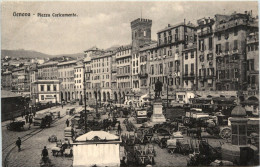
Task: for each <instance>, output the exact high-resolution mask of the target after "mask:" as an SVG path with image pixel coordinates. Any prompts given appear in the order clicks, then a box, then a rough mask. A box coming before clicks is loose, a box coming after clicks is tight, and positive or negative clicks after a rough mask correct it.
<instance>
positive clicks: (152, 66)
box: [151, 65, 154, 75]
mask: <svg viewBox="0 0 260 167" xmlns="http://www.w3.org/2000/svg"><path fill="white" fill-rule="evenodd" d="M151 72H152V75H154V65H151Z"/></svg>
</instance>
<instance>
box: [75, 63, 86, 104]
mask: <svg viewBox="0 0 260 167" xmlns="http://www.w3.org/2000/svg"><path fill="white" fill-rule="evenodd" d="M74 81H75V87H74V88H75V99H77V100H81V101H82V100H83V95H84V94H83V89H84V69H83V64H82V63H79V64H78V65H77V66H75V67H74Z"/></svg>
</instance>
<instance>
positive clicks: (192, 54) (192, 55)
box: [190, 51, 194, 59]
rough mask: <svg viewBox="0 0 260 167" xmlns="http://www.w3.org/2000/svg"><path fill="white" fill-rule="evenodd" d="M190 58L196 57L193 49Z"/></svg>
mask: <svg viewBox="0 0 260 167" xmlns="http://www.w3.org/2000/svg"><path fill="white" fill-rule="evenodd" d="M190 58H191V59H193V58H194V52H193V51H191V54H190Z"/></svg>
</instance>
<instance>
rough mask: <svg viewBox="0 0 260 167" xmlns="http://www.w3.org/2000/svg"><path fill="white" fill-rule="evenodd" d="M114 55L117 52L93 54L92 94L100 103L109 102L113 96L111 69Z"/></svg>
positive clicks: (109, 51)
mask: <svg viewBox="0 0 260 167" xmlns="http://www.w3.org/2000/svg"><path fill="white" fill-rule="evenodd" d="M113 55H115V50H108V51H104V52H101V53H99V54H93V55H92V57H91V64H92V66H91V70H92V78H91V79H92V90H93V93H92V94H94V97H95V98H97V99H98V101H99V103H101V102H106V101H107V100H109V99H110V97H111V94H112V91H111V77H112V72H111V69H112V56H113Z"/></svg>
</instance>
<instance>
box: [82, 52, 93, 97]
mask: <svg viewBox="0 0 260 167" xmlns="http://www.w3.org/2000/svg"><path fill="white" fill-rule="evenodd" d="M84 66H85V80H86V98H87V99H91V98H92V93H91V92H92V87H91V83H92V80H91V78H92V70H91V57H90V56H88V57H85V58H84Z"/></svg>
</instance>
